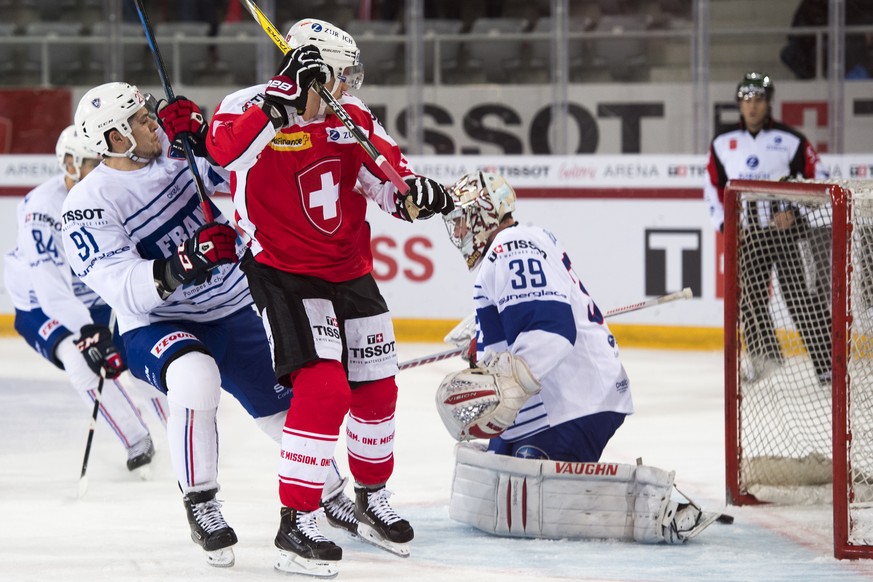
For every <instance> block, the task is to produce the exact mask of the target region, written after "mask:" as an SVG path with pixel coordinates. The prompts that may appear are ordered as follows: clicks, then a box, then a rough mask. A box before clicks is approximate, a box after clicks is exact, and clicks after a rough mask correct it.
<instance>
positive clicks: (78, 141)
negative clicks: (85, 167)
mask: <svg viewBox="0 0 873 582" xmlns="http://www.w3.org/2000/svg"><path fill="white" fill-rule="evenodd" d="M55 156H57V158H58V167H59V168H60V169H61V171H62V172H63V173H64V175H65V176H67V177H68V178H69V179H70V180H72V181H74V182H78V181H79V179H80V178H81V177H82V164H83V163H84V162H85V160H89V159H90V160H98V161H99V160H100V156H99V155H97V154H96V153H94V152H93V151H91V150H90V149H88V147H87V145H86V144H85V140H84V139H82V137H81V136H79V134H78V132H77V131H76V126H75V125H69V126H67V127H66V128H65V129H64V131H62V132H61V135H60V137H58V142H57V144H55ZM67 156H70V157H72V158H73V167H74V168H75V171H76V173H75V174H71V173H69V172H68V171H67V163H66V159H67Z"/></svg>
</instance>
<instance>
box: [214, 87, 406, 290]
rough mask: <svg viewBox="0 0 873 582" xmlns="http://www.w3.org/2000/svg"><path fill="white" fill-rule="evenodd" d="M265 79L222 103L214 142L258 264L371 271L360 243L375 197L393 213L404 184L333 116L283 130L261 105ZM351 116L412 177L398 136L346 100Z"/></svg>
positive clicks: (337, 276)
mask: <svg viewBox="0 0 873 582" xmlns="http://www.w3.org/2000/svg"><path fill="white" fill-rule="evenodd" d="M265 88H266V85H259V86H255V87H250V88H248V89H243V90H241V91H237V92H236V93H233V94H231V95H229V96H228V97H226V98H225V99H224V100H223V101H222V103H221V104H220V105H219V106H218V109H217V110H216V112H215V115H214V117H213V118H212V122H211V124H210V131H209V139H208V142H207V148H208V150H209V154H210V155H211V156H212V158H213V159H214V160H215V161H216V162H218V164H220V165H221V166H223V167H225V168H227V169H228V170H230V171H231V172H232V173H231V181H230V185H231V192H232V194H233V201H234V205H235V207H236V214H237V217H236V218H237V222H238V224H239V226H240V227H241V228H242V229H243V230H245V232H246V233H247V234H248V235H249V236H250V237H251V239H252V242H251V249H252V252H253V253H254V255H255V258H256V260H257V261H258V262H261V263H263V264H266V265H270V266H272V267H275V268H277V269H280V270H282V271H287V272H289V273H297V274H302V275H309V276H314V277H318V278H321V279H325V280H327V281H331V282H335V283H336V282H341V281H348V280H351V279H355V278H357V277H360V276H362V275H365V274H366V273H368V272H370V270H371V269H372V261H371V260H369V261H368V260H367V253H362V252H361V248H360V244H361V241H362V240H368V238H369V237H368V236H367V233H366V232H364V231H363V229H365V228H366V226H365V215H366V211H367V199H370V200H373V201H374V202H375V203H376V204H378V205H379V206H380V207H381V208H382V209H383V210H384V211H385V212H388V213H391V214H393V213H394V212H395V199H396V196H397V190H396V188H395V187H394V186H393V185H392V184H391V182H390V181H389V180H388V178H387V176H385V175H384V174H383V173H382V171H381V170H380V169H379V168H378V166H377V165H376V164H375V162H373V161H372V159H370V157H369V156H368V155H367V153H366V152H365V151H364V149H363V148H362V147H361V146H360V145H359V144H358V143H357V141H356V140H355V138H354V136H353V135H352V134H351V132H349V130H348V129H346V128H345V126H343V124H342V122H341V121H340V120H339V119H337V117H336V116H335V115H332V114H330V113H329V112H328V114H327V116H326V117H318V118H316V119H314V120H312V121H308V122H307V121H303V119H302V118H300V117H299V116H296V115H293V114H292V120H291V123H292V125H291V126H290V127H285V128H283V129H281V130H279V131H278V132H276V130H275V129H274V128H273V125H272V124H271V123H270V121H269V119H268V117H267V115H266V114H265V113H264V112H263V111H262V110H261V107H260V104H261V102H262V101H263V91H264V89H265ZM339 102H340V103H341V104H342V105H343V107H344V108H345V110H346V111H347V112H348V114H349V116H351V118H352V119H353V120H354V121H355V123H356V124H357V125H358V126H359V127H360V128H361V130H362V131H363V132H364V134H365V135H367V137H369V139H370V141H372V142H373V144H374V145H375V146H376V148H378V149H379V151H380V152H381V153H382V154H383V155H384V156H385V158H386V159H387V160H388V161H389V162H390V163H391V164H392V165H393V166H394V167H395V168H396V169H397V171H398V172H399V173H400V175H401V176H403V177H406V176H410V175H413V172H412V171H411V170H410V169H409V166H408V163H407V160H406V158H405V157H404V156H403V154H402V152H401V151H400V148H399V147H398V145H397V143H396V142H395V141H394V140H393V139H392V138H391V137H390V136H389V135H388V134H387V133H386V132H385V129H384V128H383V127H382V125H381V124H380V123H379V122H378V121H377V120H376V118H375V117H374V116H373V114H372V113H371V112H370V110H369V109H368V108H367V106H366V105H364V103H363V102H362V101H361V100H359V99H357V98H356V97H353V96H351V95H348V94H343V95H342V97H341V98H340V99H339Z"/></svg>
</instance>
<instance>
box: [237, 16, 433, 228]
mask: <svg viewBox="0 0 873 582" xmlns="http://www.w3.org/2000/svg"><path fill="white" fill-rule="evenodd" d="M240 3H242V5H243V6H244V7H245V9H246V10H248V11H249V14H251V15H252V18H254V19H255V21H257V23H258V24H260V25H261V28H262V29H264V32H266V33H267V36H269V37H270V40H272V41H273V43H274V44H275V45H276V46H277V47H279V50H280V51H282V53H283V54H284V53H287V52H288V51H289V50H291V47H289V46H288V43H287V42H285V37H283V36H282V34H281V33H280V32H279V30H278V29H277V28H276V27H275V25H274V24H273V23H272V22H271V21H270V19H269V18H267V15H266V14H264V13H263V12H262V11H261V9H260V8H258V5H257V4H255V3H254V2H253V1H252V0H240ZM312 88H313V89H314V90H315V92H316V93H318V96H319V97H321V99H322V101H324V102H325V104H327V107H328V108H329V109H330V110H331V111H332V112H333V114H334V115H336V116H337V119H339V120H340V121H341V122H342V124H343V125H344V126H345V127H346V129H348V130H349V132H350V133H351V134H352V136H353V137H354V138H355V140H356V141H357V142H358V144H359V145H360V146H361V147H362V148H364V151H365V152H367V155H368V156H370V158H372V159H373V161H374V162H376V165H377V166H379V169H380V170H382V172H383V173H384V174H385V175H386V176H387V177H388V179H389V180H390V181H391V183H392V184H394V187H395V188H397V191H398V192H400V195H401V196H406V198H405V199H404V202H403V203H404V206H405V207H406V212H407V213H408V214H409V217H410V218H411V219H412V220H415V219H416V218H418V213H419V208H418V207H417V206H415V204H413V202H412V200H411V199H410V198H409V196H407V194H409V184H407V183H406V182H404V181H403V178H402V177H401V176H400V174H399V173H398V172H397V170H396V169H395V168H394V166H392V165H391V163H390V162H389V161H388V160H387V159H385V156H384V155H382V153H381V152H380V151H379V150H378V149H377V148H376V146H375V145H373V142H371V141H370V139H369V138H368V137H367V136H366V135H364V132H363V131H361V128H360V127H358V124H357V123H355V121H354V120H353V119H352V118H351V116H350V115H349V114H348V112H346V110H345V109H344V108H343V106H342V105H340V103H339V102H338V101H337V100H336V98H334V96H333V95H331V93H330V91H328V90H327V89H326V88H325V87H324V85H322V84H321V83H319V82H318V81H314V82H313V83H312Z"/></svg>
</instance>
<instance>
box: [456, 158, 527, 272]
mask: <svg viewBox="0 0 873 582" xmlns="http://www.w3.org/2000/svg"><path fill="white" fill-rule="evenodd" d="M447 192H448V193H449V196H451V197H452V202H454V203H455V209H454V210H452V211H451V212H450V213H449V214H447V215H445V216H444V217H443V219H444V220H445V221H446V229H447V230H448V231H449V238H451V239H452V243H453V244H454V245H455V246H456V247H458V250H460V251H461V254H462V255H463V256H464V259H465V260H466V261H467V268H468V269H470V270H471V271H472V270H473V269H474V268H475V267H476V265H478V264H479V262H480V261H481V260H482V256H483V255H484V254H485V250H486V247H487V246H488V237H489V236H490V235H491V233H492V232H494V230H495V229H496V228H497V227H498V226H500V223H501V222H502V221H503V219H504V218H505V217H506V215H507V214H510V213H511V212H513V211H514V210H515V200H516V196H515V190H513V189H512V186H510V185H509V183H508V182H507V181H506V180H505V179H504V178H503V176H500V175H499V174H491V173H488V172H471V173H469V174H467V175H465V176H464V177H462V178H461V179H460V180H458V181H457V182H455V183H454V184H452V185H451V186H450V187H449V188H448V189H447Z"/></svg>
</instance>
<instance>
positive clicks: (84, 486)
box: [78, 374, 104, 498]
mask: <svg viewBox="0 0 873 582" xmlns="http://www.w3.org/2000/svg"><path fill="white" fill-rule="evenodd" d="M103 380H104V378H103V374H100V381H99V382H98V383H97V393H96V394H95V395H94V410H92V411H91V424H89V425H88V441H87V442H86V443H85V458H84V459H82V472H81V473H80V474H79V493H78V497H80V498H81V497H83V496H84V495H85V493H86V492H87V491H88V475H87V472H88V459H89V458H90V457H91V443H92V442H93V441H94V429H96V428H97V416H98V415H99V414H100V398H101V397H102V396H103Z"/></svg>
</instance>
